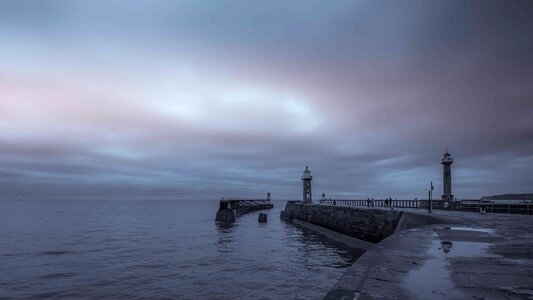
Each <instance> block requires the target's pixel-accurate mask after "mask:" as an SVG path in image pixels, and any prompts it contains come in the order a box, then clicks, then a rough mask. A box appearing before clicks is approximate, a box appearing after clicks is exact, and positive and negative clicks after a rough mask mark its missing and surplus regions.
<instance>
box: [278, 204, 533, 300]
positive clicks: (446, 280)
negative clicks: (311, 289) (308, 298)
mask: <svg viewBox="0 0 533 300" xmlns="http://www.w3.org/2000/svg"><path fill="white" fill-rule="evenodd" d="M328 202H329V201H328ZM422 206H423V205H422ZM281 218H282V219H283V220H285V221H288V222H290V223H293V224H297V225H299V226H303V227H306V228H308V229H312V230H315V231H317V232H318V233H320V234H323V235H325V236H328V237H329V238H332V239H334V240H337V241H340V242H344V243H345V244H348V245H351V246H355V247H358V248H361V249H365V250H366V252H365V254H363V255H362V256H361V257H360V258H359V259H358V260H357V261H356V262H355V263H354V264H353V265H352V266H351V267H349V268H348V269H347V270H346V272H345V274H344V275H343V276H342V277H341V278H340V279H339V281H338V282H337V284H335V285H334V286H333V287H332V289H331V290H330V291H329V292H328V293H327V295H325V298H324V299H327V300H340V299H375V298H379V299H400V298H401V299H413V298H418V299H531V298H533V277H532V276H531V274H533V235H532V234H531V233H530V232H531V224H533V216H531V215H521V214H507V213H486V214H481V213H479V212H477V213H475V212H470V211H454V210H444V209H436V210H434V211H433V213H428V212H427V210H426V209H424V208H422V207H421V208H405V207H404V208H399V207H382V206H374V207H368V206H357V205H353V203H352V202H344V201H339V200H337V201H335V205H333V204H330V203H327V202H326V201H323V203H322V204H304V203H302V202H295V201H289V202H287V204H286V207H285V210H284V211H282V212H281Z"/></svg>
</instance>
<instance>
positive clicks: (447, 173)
mask: <svg viewBox="0 0 533 300" xmlns="http://www.w3.org/2000/svg"><path fill="white" fill-rule="evenodd" d="M441 163H442V165H443V166H444V172H443V178H442V198H441V199H442V200H447V201H452V200H453V195H452V167H451V166H452V164H453V157H452V156H451V155H450V153H448V149H446V153H444V156H443V157H442V161H441Z"/></svg>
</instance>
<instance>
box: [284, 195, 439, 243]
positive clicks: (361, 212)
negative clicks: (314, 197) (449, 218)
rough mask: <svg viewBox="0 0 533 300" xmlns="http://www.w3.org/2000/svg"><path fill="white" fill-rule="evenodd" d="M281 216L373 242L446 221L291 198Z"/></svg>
mask: <svg viewBox="0 0 533 300" xmlns="http://www.w3.org/2000/svg"><path fill="white" fill-rule="evenodd" d="M280 217H281V219H283V220H285V221H289V222H294V223H297V224H300V223H301V222H304V223H307V224H312V225H314V226H318V227H321V228H325V229H328V230H331V231H334V232H336V233H340V234H343V235H346V236H349V237H352V238H356V239H359V240H362V241H365V242H370V243H373V244H376V243H379V242H380V241H382V240H383V239H385V238H386V237H388V236H390V235H391V234H393V233H395V232H397V231H400V230H404V229H409V228H415V227H419V226H424V225H429V224H438V223H443V222H444V220H442V219H436V218H435V217H432V216H426V215H421V214H415V213H409V212H404V211H399V210H385V209H379V208H375V209H373V208H362V207H353V206H335V205H316V204H315V205H312V204H311V205H309V204H301V203H298V202H294V201H288V202H287V204H286V206H285V210H284V211H282V212H281V216H280ZM295 220H296V221H295Z"/></svg>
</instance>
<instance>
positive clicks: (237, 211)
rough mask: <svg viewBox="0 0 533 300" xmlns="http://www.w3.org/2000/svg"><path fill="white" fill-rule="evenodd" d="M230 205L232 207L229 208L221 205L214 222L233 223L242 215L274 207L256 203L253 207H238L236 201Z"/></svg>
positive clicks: (268, 204)
mask: <svg viewBox="0 0 533 300" xmlns="http://www.w3.org/2000/svg"><path fill="white" fill-rule="evenodd" d="M221 203H223V202H221ZM231 203H232V204H233V205H230V206H229V207H228V206H227V205H226V206H223V205H221V207H220V209H219V211H218V212H217V215H216V217H215V221H222V222H235V219H236V218H238V217H240V216H242V215H244V214H247V213H250V212H254V211H257V210H262V209H270V208H273V207H274V205H273V204H272V203H256V204H253V205H246V206H239V202H237V201H233V202H231Z"/></svg>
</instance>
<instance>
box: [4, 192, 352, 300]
mask: <svg viewBox="0 0 533 300" xmlns="http://www.w3.org/2000/svg"><path fill="white" fill-rule="evenodd" d="M284 204H285V202H281V201H280V202H275V206H276V207H275V208H274V209H273V210H270V211H268V223H267V224H259V223H258V222H257V214H258V212H256V213H252V214H249V215H245V216H242V217H241V218H239V219H238V220H237V222H236V223H235V224H232V225H221V224H217V223H215V222H214V217H215V213H216V210H217V208H218V202H217V201H178V200H175V201H173V200H107V201H105V200H94V201H83V200H40V201H37V200H32V201H28V200H24V201H0V270H1V272H0V298H2V299H10V298H56V299H58V298H59V299H60V298H77V299H94V298H117V299H126V298H127V299H141V298H159V299H236V298H237V299H321V298H322V297H323V296H324V295H325V294H326V293H327V291H328V290H329V289H330V288H331V287H332V286H333V285H334V284H335V282H336V281H337V279H338V278H340V276H341V275H342V273H343V272H344V271H345V268H346V267H348V266H349V265H351V264H352V263H353V262H354V261H355V259H356V258H357V257H358V256H360V255H361V253H362V250H357V249H352V248H348V247H345V246H343V245H342V244H338V243H335V242H333V241H330V240H327V239H324V238H323V237H322V236H320V235H317V234H315V233H313V232H310V231H307V230H305V229H302V228H299V227H297V226H294V225H291V224H287V223H285V222H283V221H281V220H280V219H279V212H280V210H281V209H282V208H283V207H284Z"/></svg>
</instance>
